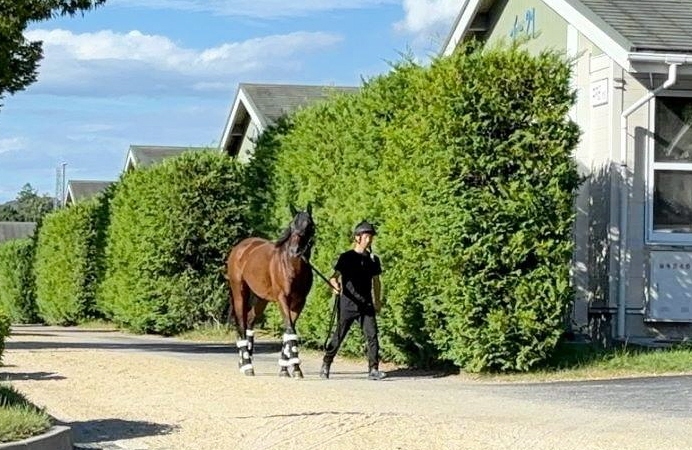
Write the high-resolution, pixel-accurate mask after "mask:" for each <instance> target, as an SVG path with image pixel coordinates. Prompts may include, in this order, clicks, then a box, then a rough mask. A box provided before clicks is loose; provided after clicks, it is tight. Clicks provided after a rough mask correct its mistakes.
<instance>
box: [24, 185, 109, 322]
mask: <svg viewBox="0 0 692 450" xmlns="http://www.w3.org/2000/svg"><path fill="white" fill-rule="evenodd" d="M111 189H112V188H111ZM110 192H111V190H109V191H107V192H106V193H104V194H101V195H99V196H98V197H97V198H95V199H92V200H88V201H84V202H80V203H77V204H74V205H72V206H69V207H67V208H64V209H60V210H58V211H55V212H53V213H50V214H48V215H47V216H45V217H44V219H43V224H42V226H41V229H40V231H39V233H38V243H37V247H36V256H35V262H34V271H35V276H36V304H37V306H38V311H39V315H40V316H41V318H42V319H43V320H45V321H46V322H47V323H49V324H55V325H73V324H76V323H79V322H82V321H85V320H90V319H94V318H99V317H102V315H101V314H100V312H99V311H98V310H97V308H96V292H97V289H98V286H99V283H100V281H101V279H102V276H103V251H104V246H105V243H104V237H105V228H106V226H107V223H108V204H109V200H110V195H111V194H110Z"/></svg>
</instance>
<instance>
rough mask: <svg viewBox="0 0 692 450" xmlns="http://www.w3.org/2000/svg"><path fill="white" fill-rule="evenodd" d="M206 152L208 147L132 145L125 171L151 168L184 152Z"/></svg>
mask: <svg viewBox="0 0 692 450" xmlns="http://www.w3.org/2000/svg"><path fill="white" fill-rule="evenodd" d="M189 150H193V151H197V150H206V147H174V146H162V145H130V149H129V150H128V151H127V158H126V159H125V171H128V170H131V169H138V168H144V167H149V166H151V165H153V164H156V163H159V162H161V161H163V160H164V159H166V158H171V157H173V156H178V155H180V154H182V153H183V152H186V151H189Z"/></svg>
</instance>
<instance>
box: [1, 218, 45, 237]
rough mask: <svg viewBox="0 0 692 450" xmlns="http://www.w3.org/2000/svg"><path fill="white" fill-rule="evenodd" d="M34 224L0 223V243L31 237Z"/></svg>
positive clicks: (34, 227)
mask: <svg viewBox="0 0 692 450" xmlns="http://www.w3.org/2000/svg"><path fill="white" fill-rule="evenodd" d="M35 229H36V222H0V242H5V241H9V240H12V239H22V238H27V237H31V236H32V235H33V234H34V230H35Z"/></svg>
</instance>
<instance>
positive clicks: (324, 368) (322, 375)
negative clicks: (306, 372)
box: [320, 363, 330, 380]
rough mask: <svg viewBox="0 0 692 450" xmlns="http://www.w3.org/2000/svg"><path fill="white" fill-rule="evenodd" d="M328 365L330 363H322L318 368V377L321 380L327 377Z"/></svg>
mask: <svg viewBox="0 0 692 450" xmlns="http://www.w3.org/2000/svg"><path fill="white" fill-rule="evenodd" d="M329 366H330V364H327V363H322V368H321V369H320V378H322V379H323V380H328V379H329Z"/></svg>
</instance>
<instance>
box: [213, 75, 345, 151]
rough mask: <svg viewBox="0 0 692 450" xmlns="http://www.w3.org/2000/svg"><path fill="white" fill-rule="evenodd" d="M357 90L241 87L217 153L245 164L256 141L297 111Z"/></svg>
mask: <svg viewBox="0 0 692 450" xmlns="http://www.w3.org/2000/svg"><path fill="white" fill-rule="evenodd" d="M357 91H358V88H357V87H345V86H303V85H286V84H254V83H240V84H239V85H238V90H237V92H236V96H235V99H234V101H233V106H232V107H231V112H230V114H229V115H228V120H226V125H225V126H224V129H223V134H222V135H221V139H220V141H219V151H222V152H225V153H227V154H228V155H230V156H233V157H237V158H238V159H239V160H240V161H247V160H248V159H249V158H250V156H251V155H252V150H253V149H254V147H255V142H256V139H257V137H259V135H260V134H262V132H263V131H265V130H266V129H267V127H269V126H270V125H272V124H274V123H276V121H277V120H278V119H279V118H280V117H282V116H284V115H286V114H290V113H292V112H294V111H296V110H297V109H299V108H301V107H304V106H307V105H310V104H313V103H315V102H317V101H320V100H324V99H327V98H329V97H330V96H331V95H333V94H336V93H346V94H348V93H353V92H357Z"/></svg>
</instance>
